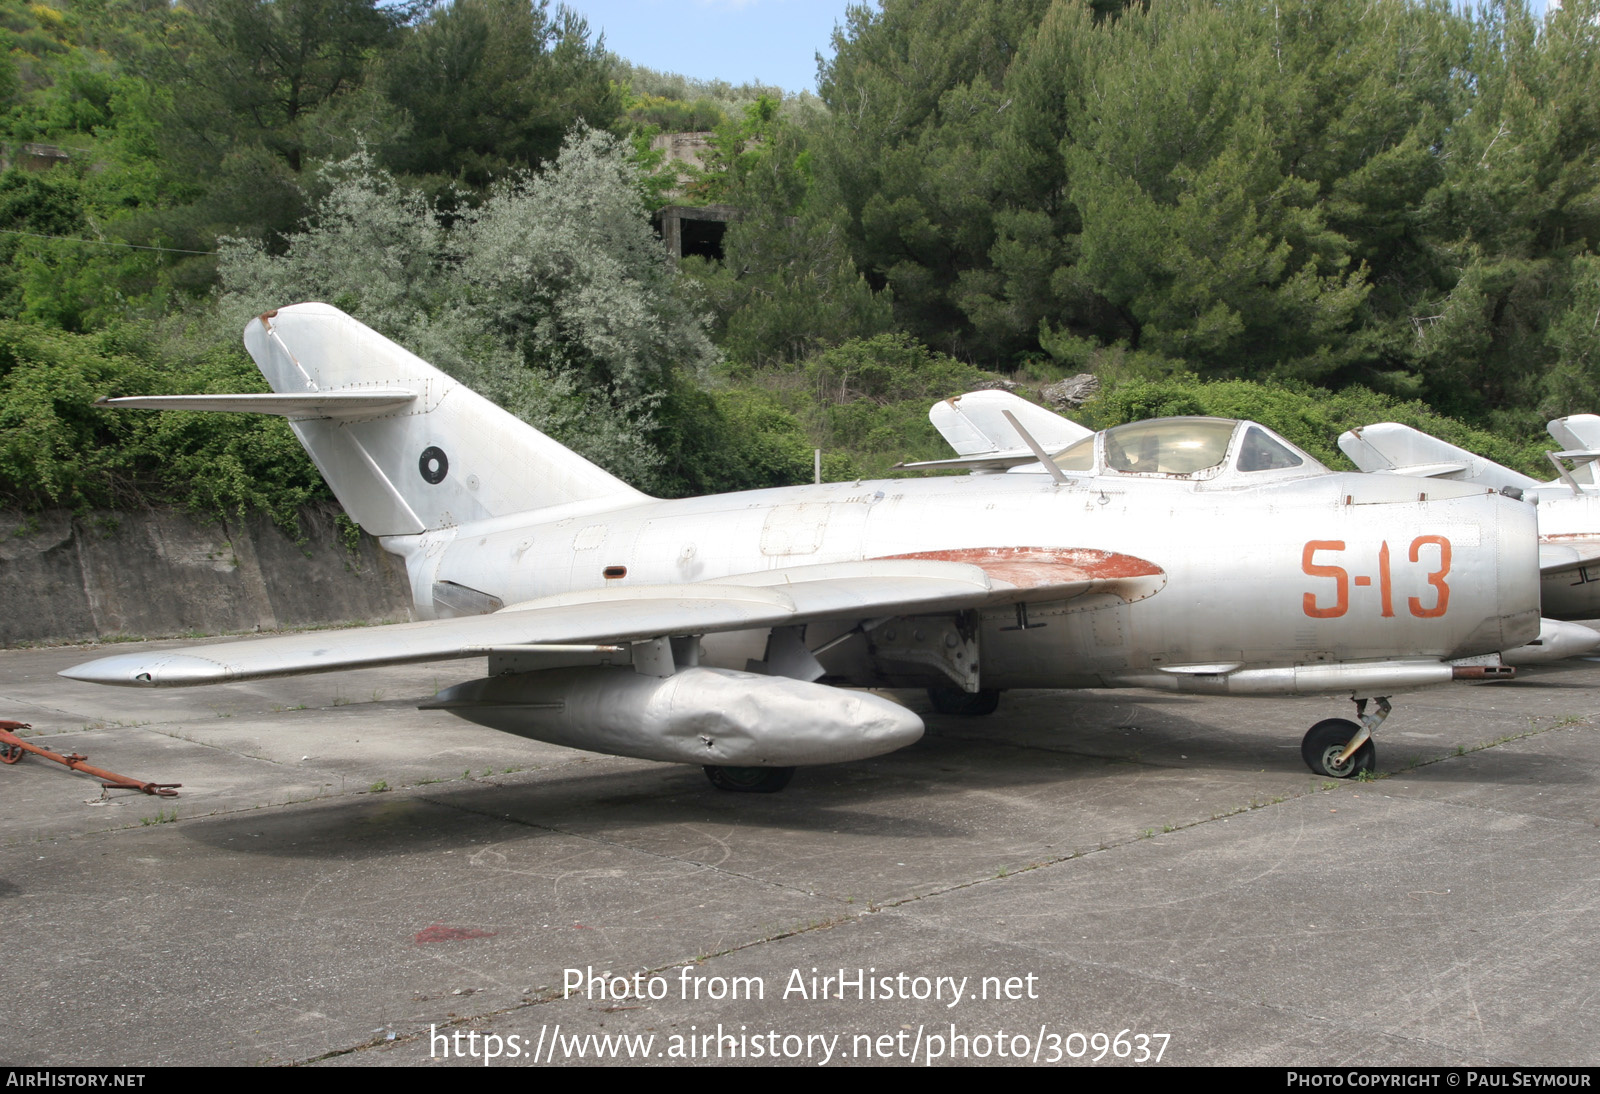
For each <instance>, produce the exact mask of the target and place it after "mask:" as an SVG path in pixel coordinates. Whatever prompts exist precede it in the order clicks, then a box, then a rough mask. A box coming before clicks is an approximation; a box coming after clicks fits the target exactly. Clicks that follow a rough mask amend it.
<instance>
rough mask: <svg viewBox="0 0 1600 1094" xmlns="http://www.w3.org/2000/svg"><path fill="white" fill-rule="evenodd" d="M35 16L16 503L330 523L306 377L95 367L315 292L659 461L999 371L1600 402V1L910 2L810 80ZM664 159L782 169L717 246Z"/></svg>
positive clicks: (1477, 404) (804, 464) (11, 269)
mask: <svg viewBox="0 0 1600 1094" xmlns="http://www.w3.org/2000/svg"><path fill="white" fill-rule="evenodd" d="M0 47H3V48H0V111H3V117H0V143H3V144H4V147H5V152H6V159H5V164H6V167H5V170H4V171H3V172H0V500H3V502H4V503H5V504H7V505H9V506H12V507H21V508H34V507H42V506H55V505H65V506H73V507H80V508H83V507H90V506H111V507H116V506H128V505H142V504H149V503H152V502H161V503H172V504H182V505H188V506H193V507H196V508H198V509H201V510H211V511H216V510H220V509H238V508H259V509H264V510H266V511H269V512H271V513H272V514H273V515H274V516H275V517H276V518H277V519H279V520H280V521H282V522H284V523H286V524H292V522H293V520H294V513H295V512H296V511H297V509H298V508H299V507H300V505H302V504H303V503H304V502H305V501H306V500H308V499H310V498H313V497H317V496H320V495H321V493H322V491H323V489H324V488H323V487H322V485H321V484H320V482H319V481H318V479H317V476H316V475H315V472H314V471H313V469H312V468H311V466H310V464H309V462H308V461H306V459H305V458H304V457H303V456H302V455H301V454H300V452H299V449H298V447H297V446H296V445H295V444H294V442H293V438H292V437H291V435H290V434H289V432H288V430H287V428H286V427H285V426H284V425H283V423H282V422H280V421H278V420H276V419H272V420H260V421H255V420H248V419H245V418H242V417H239V416H232V415H214V416H202V415H190V414H177V413H171V414H135V413H131V412H123V413H107V412H101V411H95V410H92V409H90V408H89V403H90V402H91V401H92V400H93V399H94V398H95V397H96V396H99V395H106V394H141V393H148V392H222V391H234V390H260V389H261V386H262V383H261V380H260V378H259V376H258V375H257V374H256V373H255V370H254V368H253V366H252V365H251V364H250V362H249V360H248V358H247V357H246V356H245V355H244V353H243V350H242V348H241V346H240V344H239V331H240V329H241V328H242V326H243V324H244V322H245V320H246V319H247V318H248V317H249V316H251V315H253V314H257V313H259V312H261V311H264V310H266V309H268V308H271V307H276V306H280V305H283V304H287V303H292V302H295V301H299V300H306V299H321V300H326V301H328V302H329V303H332V304H335V305H337V306H339V307H341V308H343V309H345V310H347V311H349V312H351V313H352V314H354V315H355V316H357V317H358V318H360V319H361V320H362V321H364V322H366V323H367V324H369V325H371V326H373V327H374V328H376V329H378V330H379V331H381V332H383V333H384V334H386V335H388V336H389V337H391V338H394V339H395V340H397V341H399V342H401V343H402V344H404V345H406V346H407V347H408V348H410V349H412V350H414V351H416V352H417V353H419V354H421V355H422V356H424V357H425V358H427V359H429V360H431V361H433V362H434V363H435V364H437V365H438V366H439V367H441V368H443V369H445V370H446V371H448V372H450V373H451V374H452V375H455V376H457V377H459V378H460V379H462V380H463V381H465V382H468V383H470V384H472V385H473V386H474V387H476V388H478V389H479V390H481V391H483V392H484V393H485V394H487V395H489V396H490V397H491V398H493V399H495V400H496V401H497V402H499V403H500V404H501V405H503V406H505V407H507V408H508V409H510V410H511V411H512V412H513V413H516V414H518V415H520V416H522V417H523V418H524V419H526V420H527V421H529V422H531V423H533V424H534V425H536V426H538V427H539V428H540V429H543V430H545V431H546V432H548V433H550V434H551V435H552V436H554V437H556V438H557V439H559V440H561V441H562V442H563V443H565V444H568V445H571V446H572V447H574V448H576V449H577V450H579V451H581V452H583V453H584V454H585V455H587V456H589V457H590V458H592V459H594V460H596V461H597V462H599V463H601V464H602V465H604V466H606V467H607V468H608V469H610V470H612V471H613V472H615V473H617V474H619V475H620V476H622V477H623V478H626V479H628V480H629V481H631V482H633V483H635V484H637V485H639V486H640V487H641V488H643V489H646V490H649V491H651V492H654V493H657V494H661V495H681V494H687V493H698V492H705V491H714V490H729V489H740V488H747V487H758V486H768V485H781V484H787V483H793V482H802V481H808V480H809V478H810V474H811V449H812V448H813V447H818V446H820V447H822V448H823V449H824V450H825V453H826V456H827V459H826V465H825V466H826V473H827V475H828V476H829V477H832V478H842V477H852V476H857V475H866V474H878V473H882V472H883V471H884V470H886V469H887V468H888V467H889V466H890V465H891V464H892V463H894V462H895V461H896V460H898V459H901V458H936V457H938V456H941V455H947V454H948V453H947V452H946V451H945V450H944V449H943V446H942V444H941V442H940V441H939V439H938V437H937V435H936V434H934V433H933V432H932V430H931V428H930V427H929V426H928V425H927V422H926V419H925V413H926V409H927V406H928V405H929V404H930V403H931V402H932V401H933V400H935V399H938V398H943V397H946V396H949V395H952V394H956V393H957V392H960V391H962V390H966V389H968V388H970V387H972V386H974V385H976V384H978V383H982V382H984V381H986V380H993V379H995V378H996V377H997V376H1003V377H1006V378H1009V379H1012V380H1014V381H1016V382H1019V383H1021V384H1023V385H1024V387H1025V389H1026V388H1027V387H1029V386H1032V387H1037V386H1039V385H1042V384H1043V383H1046V382H1048V381H1051V380H1054V379H1058V378H1060V377H1063V376H1067V375H1071V374H1074V373H1078V372H1085V371H1087V372H1093V373H1095V374H1096V375H1098V376H1099V377H1100V379H1101V381H1102V388H1101V394H1100V395H1099V396H1098V397H1097V398H1096V400H1095V401H1093V402H1091V403H1090V404H1089V405H1088V406H1086V407H1085V408H1084V409H1083V412H1082V414H1081V415H1080V417H1081V418H1082V419H1083V420H1084V421H1086V422H1087V423H1088V424H1091V425H1095V426H1105V425H1110V424H1115V423H1116V422H1120V421H1124V420H1129V419H1131V418H1136V417H1141V416H1148V415H1153V414H1171V413H1218V414H1228V415H1237V416H1248V417H1254V418H1257V419H1259V420H1262V421H1265V422H1267V423H1268V424H1270V425H1273V426H1275V427H1277V428H1279V429H1280V430H1282V431H1283V432H1284V433H1286V434H1287V435H1289V436H1290V437H1292V438H1293V439H1295V440H1296V441H1298V442H1300V443H1301V444H1303V445H1305V446H1306V447H1308V448H1309V449H1311V450H1312V451H1313V452H1315V453H1317V454H1318V455H1319V456H1322V457H1324V458H1326V459H1328V460H1330V461H1332V462H1338V459H1339V458H1338V456H1337V453H1336V451H1335V450H1334V448H1333V438H1334V436H1335V435H1336V434H1337V433H1338V432H1339V431H1340V430H1342V429H1345V428H1348V427H1350V426H1354V425H1360V424H1364V423H1366V422H1369V421H1374V420H1384V419H1392V420H1400V421H1407V422H1411V423H1414V424H1416V425H1418V426H1420V427H1422V428H1425V429H1428V430H1429V431H1431V432H1436V433H1439V434H1441V435H1444V436H1447V437H1448V438H1449V439H1451V440H1453V441H1455V442H1456V443H1460V444H1464V445H1467V446H1468V447H1471V448H1474V449H1476V450H1479V451H1482V452H1484V453H1485V454H1488V455H1491V456H1494V457H1495V458H1497V459H1500V460H1502V461H1504V462H1507V463H1511V464H1513V465H1515V466H1519V467H1521V468H1523V469H1525V470H1529V471H1530V472H1533V473H1536V474H1537V473H1539V472H1540V464H1541V462H1542V461H1541V460H1540V458H1539V453H1540V452H1541V451H1542V448H1543V447H1544V446H1543V445H1542V444H1541V443H1540V439H1541V437H1542V429H1543V423H1544V421H1545V420H1546V419H1548V418H1551V417H1555V416H1558V415H1561V414H1567V413H1575V412H1583V411H1593V410H1596V409H1600V407H1597V402H1596V400H1595V397H1594V394H1593V393H1594V392H1595V390H1596V384H1597V381H1600V253H1597V249H1596V242H1597V240H1600V99H1597V98H1596V97H1595V95H1594V94H1593V89H1594V88H1595V87H1600V72H1597V71H1596V69H1597V66H1600V0H1569V2H1568V3H1566V4H1565V5H1564V6H1563V7H1562V8H1560V9H1559V10H1557V11H1556V12H1554V13H1553V14H1552V15H1551V16H1550V17H1549V18H1548V19H1546V20H1542V21H1541V20H1536V19H1535V18H1534V17H1533V16H1532V15H1531V13H1530V12H1529V10H1528V9H1527V7H1526V6H1525V4H1523V3H1522V2H1520V0H1515V2H1501V3H1494V4H1488V5H1477V6H1475V7H1472V8H1470V9H1467V10H1462V8H1461V7H1460V6H1458V5H1454V4H1451V3H1448V2H1446V0H1430V2H1422V0H1276V2H1274V3H1249V2H1243V0H1213V2H1204V3H1202V2H1198V0H1195V2H1190V0H1175V2H1172V3H1159V4H1152V3H1141V2H1130V3H1123V2H1116V0H1096V2H1089V0H1012V2H1009V3H1006V4H994V3H992V2H986V0H917V2H908V0H886V2H885V3H883V4H882V5H881V6H870V7H868V6H863V7H859V8H855V9H852V10H851V12H850V15H849V17H848V18H847V20H846V21H845V23H843V24H842V25H841V26H839V27H838V28H837V30H836V32H835V36H834V41H833V43H832V47H831V51H830V54H831V55H830V56H829V58H828V59H827V60H826V62H825V63H823V64H822V65H821V68H820V80H819V86H818V92H817V94H815V95H812V94H806V95H801V96H789V97H785V96H784V95H783V93H782V92H780V91H778V89H776V88H769V87H763V86H759V85H743V86H738V87H735V86H731V85H728V84H723V83H705V82H698V81H693V80H687V79H685V78H683V77H681V76H675V75H673V74H670V73H660V72H654V71H651V70H649V69H646V68H643V67H641V66H637V65H634V64H630V63H629V62H627V61H626V60H624V59H621V58H618V57H615V56H613V55H611V54H609V53H607V52H606V51H605V49H604V48H603V44H602V43H601V42H600V41H598V40H597V38H596V36H595V35H594V34H593V33H591V30H590V28H589V27H588V26H587V25H586V24H585V23H584V21H583V20H582V19H581V18H579V17H577V16H576V15H574V14H572V13H571V12H569V11H567V10H566V9H564V8H561V7H559V6H551V5H549V4H548V3H545V2H544V0H536V2H532V3H530V2H529V0H455V2H454V3H451V4H440V3H433V2H430V0H412V2H411V3H403V4H394V3H385V4H379V3H377V2H376V0H180V2H179V3H176V4H169V3H168V2H166V0H70V2H69V0H39V2H36V3H31V4H26V3H22V2H20V0H0ZM682 128H692V129H700V130H703V131H709V132H712V133H713V136H712V138H711V145H710V148H711V150H710V154H709V155H708V157H707V159H706V161H705V162H704V164H703V165H702V166H701V167H696V168H687V167H683V166H681V165H674V164H671V163H669V162H667V161H665V160H664V159H663V158H662V156H661V155H660V154H659V153H655V152H652V151H651V150H650V138H651V137H653V136H655V135H656V134H658V133H660V132H663V131H667V130H676V129H682ZM668 202H673V203H679V204H684V203H688V204H694V203H726V204H731V205H734V206H737V207H738V208H740V209H741V210H742V216H741V218H740V219H739V220H737V221H736V222H734V223H733V224H732V225H731V226H730V228H729V231H728V234H727V236H726V239H725V244H724V256H723V258H722V259H721V260H720V261H711V260H706V259H698V258H691V259H686V260H684V262H683V263H681V264H679V265H674V264H672V263H671V262H670V260H669V259H668V258H667V257H666V256H665V255H664V253H663V250H662V248H661V247H660V244H659V243H658V242H657V241H656V240H655V238H654V237H653V235H652V232H651V229H650V227H649V214H650V212H651V211H652V210H653V209H655V208H659V207H660V206H662V205H664V204H667V203H668Z"/></svg>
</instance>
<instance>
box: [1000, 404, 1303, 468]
mask: <svg viewBox="0 0 1600 1094" xmlns="http://www.w3.org/2000/svg"><path fill="white" fill-rule="evenodd" d="M1053 460H1054V463H1055V465H1056V466H1057V467H1059V468H1061V470H1063V471H1087V472H1092V473H1097V474H1119V475H1148V476H1159V477H1162V478H1181V479H1192V480H1206V479H1215V478H1218V477H1221V476H1224V475H1227V476H1230V477H1231V474H1232V473H1234V472H1237V473H1239V474H1243V475H1250V476H1259V475H1260V474H1261V473H1262V472H1267V471H1274V472H1277V474H1275V475H1272V476H1269V477H1270V478H1273V479H1290V478H1303V477H1306V476H1310V475H1323V474H1327V472H1328V469H1327V468H1326V467H1325V466H1323V465H1322V464H1321V463H1320V462H1318V461H1317V459H1316V458H1315V457H1313V456H1312V455H1311V454H1310V453H1308V452H1306V451H1304V450H1303V449H1300V448H1296V447H1295V446H1294V445H1293V444H1290V443H1289V442H1288V441H1286V440H1284V439H1283V438H1282V437H1280V436H1278V435H1277V434H1276V433H1274V432H1272V430H1270V429H1268V428H1267V427H1266V426H1264V425H1258V424H1257V423H1255V422H1247V421H1239V420H1237V419H1234V418H1153V419H1151V420H1149V421H1143V422H1129V423H1128V424H1126V425H1119V426H1113V427H1112V428H1110V429H1105V430H1101V431H1100V432H1099V433H1096V434H1095V435H1094V436H1092V437H1085V438H1083V439H1082V440H1081V441H1078V442H1076V443H1075V444H1072V445H1069V446H1068V447H1066V448H1064V449H1062V450H1061V451H1060V452H1058V453H1056V455H1055V456H1054V458H1053ZM1034 466H1036V467H1037V466H1038V465H1037V464H1035V465H1034ZM1019 470H1020V468H1019ZM1250 481H1261V480H1260V479H1257V478H1252V480H1250Z"/></svg>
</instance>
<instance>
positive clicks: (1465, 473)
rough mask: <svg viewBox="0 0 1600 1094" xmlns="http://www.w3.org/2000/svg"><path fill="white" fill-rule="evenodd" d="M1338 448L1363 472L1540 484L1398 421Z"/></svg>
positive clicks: (1346, 436)
mask: <svg viewBox="0 0 1600 1094" xmlns="http://www.w3.org/2000/svg"><path fill="white" fill-rule="evenodd" d="M1339 448H1340V449H1341V450H1342V451H1343V452H1344V454H1345V455H1346V456H1349V457H1350V459H1351V461H1352V462H1353V463H1354V464H1355V465H1356V466H1357V467H1359V468H1361V470H1363V471H1365V472H1368V473H1369V474H1371V473H1385V472H1386V473H1389V474H1394V475H1415V476H1417V477H1419V478H1439V479H1455V480H1457V481H1458V482H1475V483H1480V484H1482V485H1484V486H1487V487H1490V488H1491V489H1494V490H1504V489H1505V488H1506V487H1513V488H1515V489H1518V490H1526V489H1528V488H1529V487H1531V486H1538V485H1539V481H1538V480H1537V479H1534V478H1530V477H1529V476H1527V475H1524V474H1522V472H1520V471H1513V470H1511V469H1510V468H1509V467H1502V466H1501V465H1499V464H1497V463H1495V462H1494V461H1493V460H1490V459H1486V458H1485V457H1483V456H1479V455H1476V454H1474V453H1472V452H1468V451H1467V450H1466V449H1465V448H1459V447H1457V446H1456V445H1453V444H1451V443H1450V442H1448V441H1441V440H1440V439H1439V438H1437V437H1432V436H1429V435H1428V434H1426V433H1424V432H1422V431H1421V430H1419V429H1413V428H1412V427H1411V426H1409V425H1400V424H1398V423H1396V422H1379V423H1378V424H1376V425H1368V426H1362V427H1361V428H1360V429H1352V430H1350V431H1348V432H1346V433H1342V434H1340V435H1339Z"/></svg>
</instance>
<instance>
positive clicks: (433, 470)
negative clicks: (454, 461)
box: [417, 445, 450, 486]
mask: <svg viewBox="0 0 1600 1094" xmlns="http://www.w3.org/2000/svg"><path fill="white" fill-rule="evenodd" d="M417 470H418V471H421V472H422V477H423V478H424V479H426V480H427V481H428V482H430V483H432V484H433V485H435V486H437V485H439V484H440V483H441V482H443V481H444V477H445V475H446V473H448V472H449V470H450V459H449V457H448V456H446V455H445V454H444V449H442V448H440V447H438V446H437V445H429V446H428V447H427V448H424V449H423V450H422V458H421V459H420V460H418V461H417Z"/></svg>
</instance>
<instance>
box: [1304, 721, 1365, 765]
mask: <svg viewBox="0 0 1600 1094" xmlns="http://www.w3.org/2000/svg"><path fill="white" fill-rule="evenodd" d="M1360 731H1361V727H1360V726H1359V725H1357V724H1356V723H1355V722H1352V721H1350V720H1349V719H1348V718H1328V719H1326V720H1324V721H1321V722H1318V723H1317V724H1316V725H1314V726H1312V727H1311V728H1310V729H1308V730H1307V731H1306V735H1305V739H1304V740H1302V741H1301V742H1300V756H1301V758H1302V759H1304V760H1305V762H1306V766H1307V767H1309V768H1310V769H1311V770H1312V771H1313V772H1315V773H1316V774H1318V775H1326V776H1328V777H1329V778H1330V779H1348V778H1350V777H1351V776H1353V775H1359V774H1361V773H1362V772H1363V771H1371V770H1372V769H1373V768H1375V767H1376V766H1377V765H1378V749H1377V746H1376V745H1374V744H1373V743H1372V740H1371V739H1370V738H1368V739H1367V740H1366V741H1364V742H1362V745H1361V747H1360V748H1358V749H1356V754H1355V755H1354V756H1351V757H1350V758H1349V759H1348V760H1346V761H1345V762H1344V763H1342V764H1335V763H1334V760H1335V758H1336V757H1337V756H1338V755H1339V754H1340V753H1341V752H1343V751H1344V749H1345V746H1346V745H1347V744H1349V743H1350V738H1352V737H1354V736H1355V735H1356V734H1357V733H1359V732H1360Z"/></svg>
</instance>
